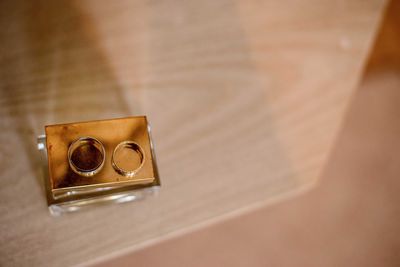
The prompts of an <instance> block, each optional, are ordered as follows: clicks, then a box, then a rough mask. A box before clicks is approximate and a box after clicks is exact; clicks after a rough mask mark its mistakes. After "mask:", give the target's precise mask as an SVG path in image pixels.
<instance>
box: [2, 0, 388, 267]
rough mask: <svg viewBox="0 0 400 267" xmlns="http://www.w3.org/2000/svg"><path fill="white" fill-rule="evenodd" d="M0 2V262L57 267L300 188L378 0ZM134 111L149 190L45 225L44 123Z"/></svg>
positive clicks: (318, 156) (328, 136)
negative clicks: (153, 160) (147, 195)
mask: <svg viewBox="0 0 400 267" xmlns="http://www.w3.org/2000/svg"><path fill="white" fill-rule="evenodd" d="M0 5H1V6H0V10H1V11H0V13H1V15H0V26H1V27H0V29H1V30H0V40H1V54H0V61H1V65H0V77H1V80H0V86H1V91H0V96H1V105H0V114H1V122H0V123H1V132H0V142H1V146H0V147H1V148H0V151H1V154H0V157H1V161H0V177H1V179H0V199H1V202H0V203H1V204H0V214H1V217H0V264H1V265H4V266H70V265H76V264H84V263H85V262H88V261H93V260H97V259H99V258H101V257H107V256H108V255H112V254H116V253H120V252H121V251H124V250H126V249H132V248H135V247H138V246H140V245H141V244H143V243H144V242H149V240H153V241H157V240H161V239H162V238H163V237H165V236H166V235H168V234H170V233H173V232H176V231H184V230H185V229H190V228H192V227H193V226H194V225H199V224H201V223H204V222H206V221H210V220H215V219H218V218H220V217H221V216H222V215H225V214H229V213H232V212H237V211H243V210H246V209H248V208H249V207H251V206H254V205H256V204H257V203H265V202H268V201H271V200H272V199H275V198H276V197H277V196H280V195H282V194H285V193H287V192H294V191H296V190H300V188H305V187H307V186H309V185H310V184H313V183H314V182H315V181H316V179H317V178H318V175H319V173H320V172H321V169H322V167H323V165H324V163H325V161H326V158H327V155H328V153H329V151H330V148H331V146H332V144H333V140H334V139H335V135H336V132H337V131H338V128H339V125H340V123H341V120H342V117H343V114H344V111H345V108H346V105H347V103H348V102H349V99H350V97H351V95H352V93H353V91H354V88H355V86H356V83H357V81H358V79H359V76H360V73H361V70H362V66H363V62H364V60H365V58H366V56H367V54H368V49H369V47H370V44H371V41H372V40H373V37H374V34H375V31H376V29H377V26H378V22H379V19H380V16H381V11H382V10H383V7H384V1H383V0H371V1H361V0H352V1H345V0H338V1H314V0H312V1H288V0H287V1H229V0H223V1H202V2H198V1H189V2H185V3H178V2H173V1H169V2H168V1H165V2H154V1H115V2H110V1H76V2H75V1H57V2H56V1H48V2H47V1H36V2H18V1H2V3H1V4H0ZM141 114H145V115H148V117H149V120H150V122H151V124H152V128H153V131H154V140H155V143H156V153H157V158H158V161H159V162H158V163H159V169H160V175H161V181H162V185H163V187H162V189H161V191H160V194H159V196H158V197H157V198H152V199H146V200H145V201H142V202H137V203H129V204H124V205H110V206H104V207H100V208H95V209H93V210H90V211H86V212H80V213H75V214H70V215H68V216H63V217H59V218H53V217H51V216H50V215H49V213H48V211H47V207H46V201H45V197H44V191H43V188H42V186H41V180H40V179H41V173H40V171H39V166H40V165H39V162H38V154H37V151H36V144H35V139H36V135H38V134H41V133H43V131H44V125H46V124H53V123H66V122H73V121H82V120H91V119H105V118H114V117H121V116H128V115H141Z"/></svg>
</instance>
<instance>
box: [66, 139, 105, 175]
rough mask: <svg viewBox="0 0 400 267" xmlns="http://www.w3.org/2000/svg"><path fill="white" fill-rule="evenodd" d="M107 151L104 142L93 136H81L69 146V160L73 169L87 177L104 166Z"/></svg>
mask: <svg viewBox="0 0 400 267" xmlns="http://www.w3.org/2000/svg"><path fill="white" fill-rule="evenodd" d="M105 158H106V152H105V149H104V146H103V144H102V143H101V142H100V141H99V140H97V139H96V138H93V137H89V136H86V137H81V138H79V139H77V140H75V141H74V142H72V143H71V145H70V146H69V148H68V162H69V166H70V167H71V169H72V170H73V171H74V172H75V173H77V174H79V175H81V176H85V177H90V176H93V175H95V174H96V173H98V172H99V171H100V170H101V169H102V168H103V166H104V162H105Z"/></svg>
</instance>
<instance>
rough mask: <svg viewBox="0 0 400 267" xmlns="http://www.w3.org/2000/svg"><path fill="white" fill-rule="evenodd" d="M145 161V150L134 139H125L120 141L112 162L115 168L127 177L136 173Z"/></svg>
mask: <svg viewBox="0 0 400 267" xmlns="http://www.w3.org/2000/svg"><path fill="white" fill-rule="evenodd" d="M144 161H145V156H144V151H143V149H142V148H141V146H140V145H139V144H138V143H136V142H134V141H123V142H121V143H119V144H118V145H117V146H116V147H115V149H114V151H113V154H112V158H111V163H112V166H113V168H114V170H115V171H116V172H117V173H118V174H120V175H122V176H126V177H132V176H134V175H136V174H137V173H138V172H139V170H140V169H141V168H142V166H143V164H144Z"/></svg>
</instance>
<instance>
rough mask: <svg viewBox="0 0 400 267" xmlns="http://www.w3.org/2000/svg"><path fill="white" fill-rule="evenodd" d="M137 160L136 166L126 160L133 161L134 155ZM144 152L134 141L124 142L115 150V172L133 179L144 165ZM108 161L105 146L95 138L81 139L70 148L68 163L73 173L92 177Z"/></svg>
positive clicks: (113, 155) (113, 164) (113, 161)
mask: <svg viewBox="0 0 400 267" xmlns="http://www.w3.org/2000/svg"><path fill="white" fill-rule="evenodd" d="M132 153H133V154H134V155H135V157H136V158H137V160H136V162H134V164H129V162H126V160H128V161H129V160H130V159H132V157H130V156H132V155H133V154H132ZM144 157H145V156H144V151H143V149H142V148H141V147H140V145H139V144H138V143H136V142H134V141H123V142H121V143H119V144H118V145H117V146H116V147H115V148H114V151H113V153H112V156H111V165H112V167H113V168H114V170H115V171H116V172H117V173H118V174H120V175H122V176H126V177H132V176H134V175H136V174H137V172H138V171H139V170H140V169H141V168H142V166H143V164H144ZM105 161H106V150H105V148H104V145H103V144H102V143H101V142H100V141H99V140H97V139H96V138H94V137H90V136H85V137H81V138H79V139H77V140H75V141H74V142H72V143H71V145H70V146H69V148H68V163H69V166H70V167H71V169H72V171H73V172H75V173H77V174H78V175H80V176H85V177H90V176H93V175H95V174H97V173H99V172H100V171H101V169H102V168H103V167H104V163H105Z"/></svg>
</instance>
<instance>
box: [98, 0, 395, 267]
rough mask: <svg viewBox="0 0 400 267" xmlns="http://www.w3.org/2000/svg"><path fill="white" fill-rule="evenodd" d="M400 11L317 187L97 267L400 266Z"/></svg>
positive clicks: (389, 12) (388, 25)
mask: <svg viewBox="0 0 400 267" xmlns="http://www.w3.org/2000/svg"><path fill="white" fill-rule="evenodd" d="M399 14H400V1H397V0H394V1H390V4H388V6H387V9H386V12H385V17H384V19H383V23H382V24H381V27H380V30H379V33H378V36H377V39H376V41H375V45H374V46H373V50H372V55H371V56H370V58H369V60H368V62H369V63H368V64H367V68H366V71H365V73H364V75H363V78H362V81H361V83H360V86H359V88H358V89H357V91H356V94H355V95H354V97H353V98H352V100H351V103H350V105H349V109H348V112H347V114H346V115H345V121H344V123H343V126H342V128H341V130H340V132H339V134H338V137H337V140H336V141H335V145H334V149H333V152H332V153H331V156H330V157H329V159H328V162H327V164H326V166H325V168H324V171H323V172H322V174H321V178H320V182H319V183H318V185H317V186H315V187H314V188H313V189H312V190H309V191H308V192H307V193H306V194H302V195H300V196H297V197H293V198H291V199H288V200H286V201H282V202H281V203H279V204H276V205H270V206H265V207H262V208H260V209H257V210H255V211H252V212H249V213H246V214H244V215H242V216H238V217H235V218H233V219H230V220H226V221H223V222H219V223H217V224H215V225H212V226H209V227H206V228H204V229H201V230H199V231H195V232H193V233H190V234H186V235H182V236H179V237H176V238H172V239H169V240H165V241H164V242H160V243H158V244H156V245H153V246H150V247H146V248H144V249H141V250H139V251H134V252H132V253H129V254H126V255H124V256H122V257H117V258H115V259H112V260H108V261H105V262H102V263H100V264H96V265H95V266H96V267H103V266H104V267H110V266H118V267H125V266H132V265H135V266H154V267H156V266H162V267H169V266H171V267H177V266H191V267H197V266H199V267H202V266H230V267H236V266H237V267H242V266H252V267H264V266H285V267H291V266H293V267H299V266H301V267H302V266H307V267H310V266H317V267H319V266H324V267H331V266H332V267H334V266H352V267H376V266H385V267H398V266H400V253H399V251H400V242H399V241H400V224H399V221H400V205H399V202H400V195H399V192H398V191H399V188H400V179H399V173H400V142H399V141H398V139H399V138H398V137H399V135H400V124H399V118H400V90H399V89H400V27H399V26H400V17H399Z"/></svg>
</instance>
